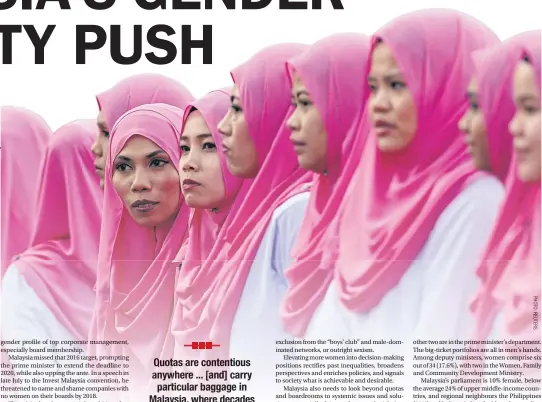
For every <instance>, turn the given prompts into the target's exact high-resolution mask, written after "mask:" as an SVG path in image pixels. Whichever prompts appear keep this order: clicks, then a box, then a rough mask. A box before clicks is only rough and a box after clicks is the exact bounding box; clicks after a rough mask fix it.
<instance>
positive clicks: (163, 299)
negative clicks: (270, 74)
mask: <svg viewBox="0 0 542 402" xmlns="http://www.w3.org/2000/svg"><path fill="white" fill-rule="evenodd" d="M182 116H183V110H181V109H178V108H175V107H173V106H169V105H164V104H153V105H144V106H140V107H137V108H135V109H133V110H131V111H130V112H128V113H126V114H124V115H123V116H122V117H121V118H120V119H119V120H118V121H117V124H116V125H115V128H114V129H113V132H112V133H111V140H110V148H109V157H108V161H107V168H106V182H105V202H104V217H103V224H102V232H101V238H100V258H99V266H98V281H97V301H96V306H95V312H94V318H93V324H92V329H91V336H90V339H91V340H98V341H128V344H127V345H122V344H111V345H91V346H92V348H91V351H90V353H91V355H110V356H111V355H128V356H130V359H131V360H130V367H131V368H130V371H131V374H132V379H133V380H134V381H136V384H138V386H139V385H142V386H146V385H147V384H148V380H149V377H148V373H149V372H150V371H151V370H152V364H153V359H154V358H156V357H159V356H160V354H161V351H162V348H163V346H164V343H165V341H166V337H167V334H168V331H169V324H170V319H171V314H172V310H173V298H174V286H175V275H176V270H175V269H174V267H173V266H172V264H171V262H172V260H173V259H174V257H175V255H176V253H177V251H178V250H179V248H180V247H181V245H182V244H183V241H184V240H185V235H186V232H187V226H188V217H189V209H188V208H187V207H186V206H185V205H184V203H183V201H182V198H180V199H179V208H180V209H179V212H178V214H177V215H176V217H172V218H171V219H170V220H169V221H168V222H165V223H164V224H163V225H162V226H161V227H159V228H158V227H156V228H151V227H143V226H140V225H138V224H137V223H136V222H135V221H134V220H133V218H132V217H131V216H130V214H129V212H128V211H127V209H126V207H125V206H124V203H123V201H122V199H121V198H120V197H119V195H118V194H117V192H116V191H115V189H114V188H113V185H112V182H111V177H112V175H113V166H114V164H113V162H114V159H115V157H116V156H117V155H118V153H119V152H120V151H121V150H122V149H123V148H124V146H125V144H126V143H127V141H128V140H129V139H130V138H131V137H133V136H134V135H140V136H143V137H145V138H147V139H149V140H151V141H153V142H154V143H155V144H156V145H157V146H159V147H160V148H161V149H163V150H164V151H165V152H166V153H167V154H168V156H169V159H170V163H172V164H173V166H174V167H175V169H178V167H177V166H178V161H179V159H180V145H179V138H180V130H181V125H182ZM179 186H180V184H179ZM139 381H141V384H139Z"/></svg>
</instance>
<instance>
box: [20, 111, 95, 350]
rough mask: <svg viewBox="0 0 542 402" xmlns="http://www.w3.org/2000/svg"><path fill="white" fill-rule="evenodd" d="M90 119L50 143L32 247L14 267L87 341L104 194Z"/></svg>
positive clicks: (71, 330)
mask: <svg viewBox="0 0 542 402" xmlns="http://www.w3.org/2000/svg"><path fill="white" fill-rule="evenodd" d="M95 137H96V122H95V121H94V120H79V121H74V122H72V123H69V124H66V125H65V126H63V127H61V128H60V129H59V130H57V131H56V132H55V134H54V135H53V136H52V137H51V140H50V141H49V145H48V148H47V153H46V156H45V159H44V161H43V164H42V176H41V182H40V186H39V190H38V203H37V215H36V226H35V228H34V233H33V236H32V243H31V245H30V248H29V249H28V250H26V251H25V252H24V253H22V254H21V255H19V256H18V258H17V261H16V266H17V268H18V269H19V271H20V273H21V274H22V275H23V277H24V278H25V280H26V282H27V283H28V285H29V286H30V287H32V288H33V289H34V291H35V293H36V295H37V296H38V297H39V298H40V300H41V301H42V302H43V303H44V304H45V305H46V306H47V308H48V309H49V310H50V311H51V312H52V313H53V314H54V316H55V317H56V318H57V320H58V322H59V323H60V324H61V325H62V326H63V327H64V328H66V330H68V332H69V333H70V334H71V335H72V336H73V338H74V339H76V340H79V341H84V340H87V337H88V331H89V327H90V321H91V318H92V311H93V305H94V302H95V293H94V284H95V283H96V266H97V263H98V244H99V237H100V222H101V214H102V203H103V193H102V190H101V189H100V184H99V180H98V177H97V176H96V173H95V171H94V159H93V157H92V153H91V151H90V148H91V146H92V143H93V141H94V139H95Z"/></svg>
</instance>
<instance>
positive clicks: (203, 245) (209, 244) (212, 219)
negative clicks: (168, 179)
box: [176, 89, 243, 288]
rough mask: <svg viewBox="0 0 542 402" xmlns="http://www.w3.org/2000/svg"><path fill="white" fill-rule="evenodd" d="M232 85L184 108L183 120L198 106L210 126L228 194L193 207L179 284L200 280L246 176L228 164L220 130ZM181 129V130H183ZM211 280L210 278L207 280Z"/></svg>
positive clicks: (180, 260)
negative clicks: (217, 201) (213, 202)
mask: <svg viewBox="0 0 542 402" xmlns="http://www.w3.org/2000/svg"><path fill="white" fill-rule="evenodd" d="M230 96H231V89H222V90H218V91H212V92H209V93H208V94H207V95H205V96H204V97H203V98H201V99H198V100H196V101H194V102H192V103H190V104H189V105H188V106H187V108H186V109H185V111H184V118H183V130H184V124H185V123H186V120H187V119H188V116H189V115H190V113H191V111H192V109H197V110H199V112H200V113H201V115H202V116H203V118H204V120H205V122H206V123H207V125H208V126H209V129H210V131H211V134H212V136H213V140H214V141H215V144H216V146H217V149H218V150H219V152H218V155H219V157H220V165H221V167H222V178H223V180H224V187H225V190H226V194H225V197H224V200H223V201H222V204H220V205H218V206H217V207H216V210H205V209H197V208H195V209H192V215H191V218H190V229H189V232H188V233H189V235H188V241H187V247H186V250H185V254H183V255H178V256H177V258H176V261H177V262H181V263H182V269H181V273H182V275H180V276H179V282H178V284H177V286H179V287H180V288H185V287H189V286H193V285H194V282H196V281H198V280H199V279H198V273H199V268H200V267H201V264H202V263H203V262H204V261H205V260H206V259H207V256H208V255H209V253H210V252H211V250H212V248H213V245H214V244H215V242H216V240H217V238H218V233H219V231H220V229H221V228H222V225H223V223H224V221H225V220H226V217H227V216H228V213H229V211H230V208H231V206H232V205H233V202H234V201H235V197H236V196H237V193H238V192H239V189H240V188H241V185H242V184H243V180H242V179H241V178H239V177H236V176H233V175H232V174H231V173H230V172H229V170H228V167H227V163H226V156H225V155H224V153H223V152H222V151H221V150H222V135H221V134H220V133H219V132H218V124H219V123H220V120H222V118H223V117H224V116H225V115H226V113H227V112H228V109H229V107H230ZM181 133H182V131H181ZM205 283H208V282H205Z"/></svg>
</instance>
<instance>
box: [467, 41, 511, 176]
mask: <svg viewBox="0 0 542 402" xmlns="http://www.w3.org/2000/svg"><path fill="white" fill-rule="evenodd" d="M501 45H502V44H500V43H499V44H498V45H495V46H492V47H490V48H485V49H481V50H478V51H476V52H474V54H473V60H474V65H475V68H476V74H475V77H476V79H477V81H478V95H477V99H478V103H479V104H480V108H481V109H482V112H483V116H484V122H485V126H486V133H487V137H488V146H489V159H490V165H491V169H492V171H493V173H495V175H496V176H497V177H498V178H499V179H500V180H501V181H502V182H504V181H505V180H506V177H507V175H508V169H509V167H510V161H511V160H512V136H511V135H510V133H509V132H508V122H509V121H510V120H511V119H512V116H513V115H514V111H515V107H514V101H513V97H512V86H511V85H509V83H510V79H511V76H512V73H513V71H514V69H513V66H512V64H511V63H508V62H507V57H508V52H506V51H505V52H503V48H502V46H501ZM496 83H498V84H496Z"/></svg>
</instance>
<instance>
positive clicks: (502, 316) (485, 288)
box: [472, 31, 541, 399]
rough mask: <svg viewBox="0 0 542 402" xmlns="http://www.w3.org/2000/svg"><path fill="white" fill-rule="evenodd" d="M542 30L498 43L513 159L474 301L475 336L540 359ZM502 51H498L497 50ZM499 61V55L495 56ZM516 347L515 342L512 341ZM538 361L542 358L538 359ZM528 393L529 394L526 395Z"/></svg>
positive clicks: (529, 369)
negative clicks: (505, 74) (505, 71)
mask: <svg viewBox="0 0 542 402" xmlns="http://www.w3.org/2000/svg"><path fill="white" fill-rule="evenodd" d="M540 49H541V32H540V31H533V32H526V33H523V34H520V35H518V36H516V37H514V38H512V39H510V40H508V41H507V42H506V43H505V44H504V45H503V46H501V47H500V49H496V53H495V58H496V59H498V62H500V63H503V64H505V65H508V68H509V70H510V71H511V74H510V75H511V76H510V78H509V79H508V80H506V81H505V83H508V84H512V85H511V87H512V89H513V91H512V94H510V95H511V97H512V99H513V100H514V103H515V114H514V116H513V118H512V120H511V121H510V124H509V130H510V133H511V135H512V138H513V141H514V143H513V144H514V159H513V162H512V167H511V173H510V176H509V178H508V181H507V183H506V187H507V194H506V199H505V202H504V204H503V207H502V209H501V211H500V215H499V219H498V221H497V224H496V226H495V228H494V231H493V235H492V237H491V240H490V242H489V245H488V249H487V251H486V256H485V258H484V260H483V263H482V264H481V266H480V267H479V269H478V275H479V276H480V278H481V279H482V287H481V289H480V291H479V293H478V297H477V298H476V300H475V302H474V303H473V305H472V309H473V311H474V313H475V316H476V328H475V338H476V339H477V340H483V339H486V338H494V339H500V340H502V339H506V340H514V341H527V342H531V343H525V344H524V345H523V346H524V347H525V348H526V349H529V350H532V351H533V352H532V353H529V352H527V351H526V350H521V351H519V353H521V354H522V355H524V356H525V355H526V354H530V355H531V358H534V357H535V356H534V355H537V356H538V359H540V352H536V351H535V349H536V347H538V348H539V347H540V344H539V342H540V315H539V314H540V297H541V289H540V282H541V262H540V240H541V239H540V176H541V162H540V130H541V127H540V121H541V113H540V97H541V96H540V95H541V89H540V57H541V51H540ZM497 52H498V53H497ZM495 61H497V60H495ZM508 348H509V349H511V350H513V347H512V346H509V347H508ZM538 361H539V360H538ZM536 362H537V360H536V359H533V360H531V361H528V360H525V363H527V366H525V365H524V366H523V371H524V372H525V373H529V374H530V375H533V376H534V377H535V378H538V379H539V378H540V368H538V367H534V366H531V364H532V363H536ZM527 399H528V398H527Z"/></svg>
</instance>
